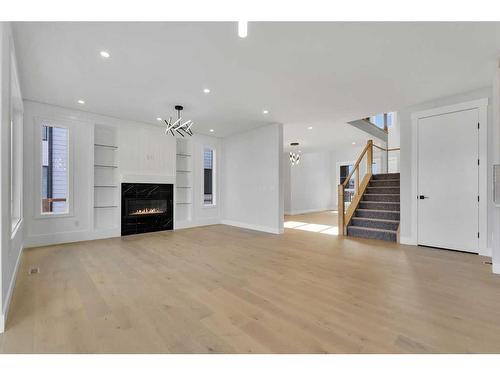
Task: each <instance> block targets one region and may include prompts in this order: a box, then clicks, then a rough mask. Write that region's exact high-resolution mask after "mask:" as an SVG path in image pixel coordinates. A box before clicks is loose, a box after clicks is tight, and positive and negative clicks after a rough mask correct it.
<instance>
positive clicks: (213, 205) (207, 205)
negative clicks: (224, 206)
mask: <svg viewBox="0 0 500 375" xmlns="http://www.w3.org/2000/svg"><path fill="white" fill-rule="evenodd" d="M216 207H217V204H215V203H214V204H202V205H201V208H216Z"/></svg>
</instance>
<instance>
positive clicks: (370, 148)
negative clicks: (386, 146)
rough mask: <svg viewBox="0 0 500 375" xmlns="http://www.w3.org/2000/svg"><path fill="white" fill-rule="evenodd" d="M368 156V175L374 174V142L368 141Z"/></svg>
mask: <svg viewBox="0 0 500 375" xmlns="http://www.w3.org/2000/svg"><path fill="white" fill-rule="evenodd" d="M367 152H368V155H367V156H366V173H369V174H372V165H373V141H372V140H371V139H370V140H369V141H368V150H367Z"/></svg>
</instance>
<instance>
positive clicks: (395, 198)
mask: <svg viewBox="0 0 500 375" xmlns="http://www.w3.org/2000/svg"><path fill="white" fill-rule="evenodd" d="M362 200H363V201H364V200H368V201H371V202H399V201H400V197H399V194H372V193H370V194H364V195H363V198H362Z"/></svg>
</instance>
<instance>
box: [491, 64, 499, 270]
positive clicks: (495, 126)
mask: <svg viewBox="0 0 500 375" xmlns="http://www.w3.org/2000/svg"><path fill="white" fill-rule="evenodd" d="M491 108H492V125H491V128H492V132H491V134H492V137H491V138H492V149H493V159H492V163H493V164H500V68H498V67H497V68H495V73H494V77H493V92H492V103H491ZM491 206H492V222H491V228H492V239H491V249H492V263H493V265H492V269H493V272H494V273H496V274H500V207H498V206H495V205H494V203H493V202H491Z"/></svg>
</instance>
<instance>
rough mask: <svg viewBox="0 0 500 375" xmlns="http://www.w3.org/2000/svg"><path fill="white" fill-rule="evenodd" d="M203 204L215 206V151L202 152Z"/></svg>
mask: <svg viewBox="0 0 500 375" xmlns="http://www.w3.org/2000/svg"><path fill="white" fill-rule="evenodd" d="M203 204H204V205H214V204H215V151H214V150H212V149H209V148H206V149H204V150H203Z"/></svg>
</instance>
